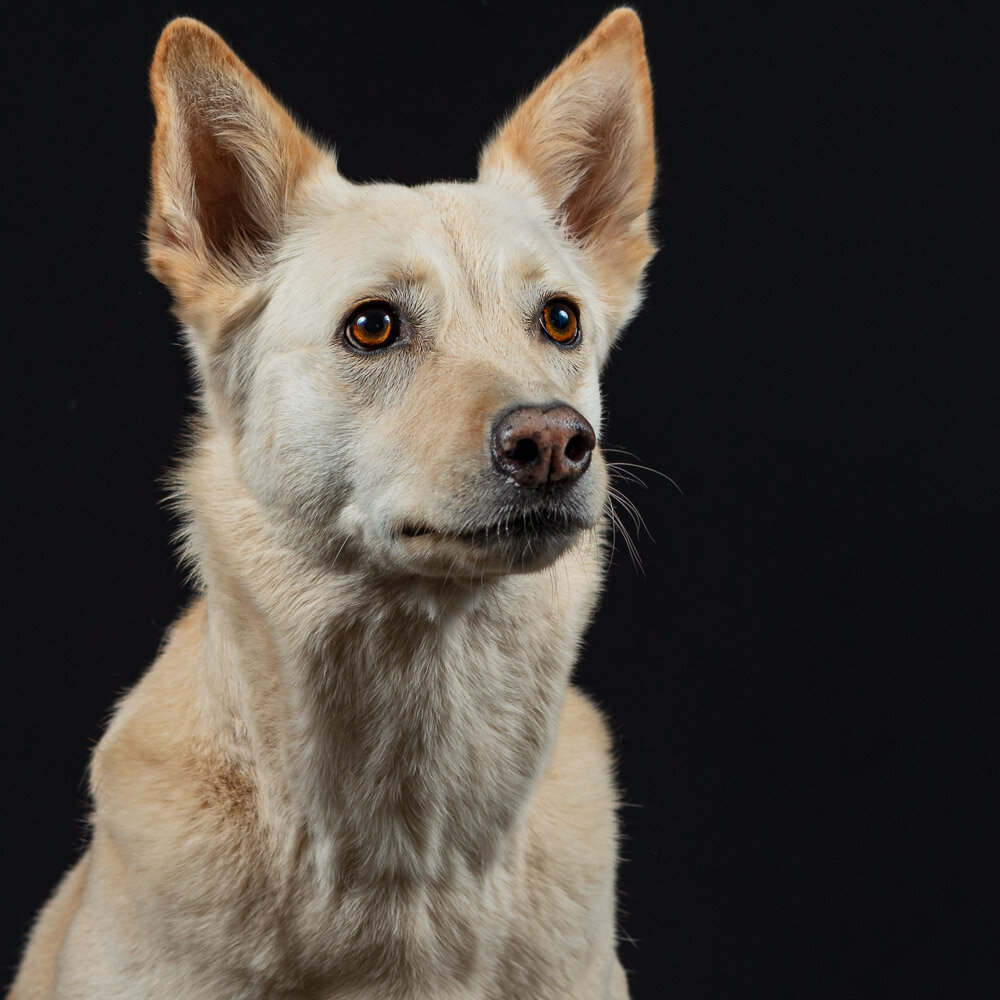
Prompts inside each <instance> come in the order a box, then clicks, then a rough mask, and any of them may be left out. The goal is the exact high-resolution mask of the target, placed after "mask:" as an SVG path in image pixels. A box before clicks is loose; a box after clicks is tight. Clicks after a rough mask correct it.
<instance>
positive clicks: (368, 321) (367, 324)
mask: <svg viewBox="0 0 1000 1000" xmlns="http://www.w3.org/2000/svg"><path fill="white" fill-rule="evenodd" d="M397 326H398V324H397V321H396V318H395V315H394V313H392V312H391V311H390V310H389V309H388V308H387V307H386V306H384V305H382V304H381V303H380V304H378V305H368V306H362V307H361V308H360V309H358V310H357V311H356V312H355V313H354V315H353V316H351V319H350V322H349V323H348V324H347V339H348V340H349V341H350V342H351V343H352V344H353V345H354V346H355V347H359V348H361V349H362V350H372V349H373V348H376V347H387V346H388V345H389V344H390V343H392V342H393V341H394V340H396V339H397V336H398V330H397Z"/></svg>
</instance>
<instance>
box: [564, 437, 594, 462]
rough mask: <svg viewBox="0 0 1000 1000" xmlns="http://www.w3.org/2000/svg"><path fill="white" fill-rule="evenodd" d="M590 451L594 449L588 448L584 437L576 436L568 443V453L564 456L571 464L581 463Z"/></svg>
mask: <svg viewBox="0 0 1000 1000" xmlns="http://www.w3.org/2000/svg"><path fill="white" fill-rule="evenodd" d="M590 451H592V448H590V447H589V446H588V444H587V440H586V439H585V438H584V436H583V435H582V434H575V435H574V436H573V437H571V438H570V439H569V441H567V442H566V451H565V452H564V454H565V455H566V457H567V458H568V459H569V460H570V461H571V462H579V461H580V460H581V459H582V458H584V457H585V456H586V455H587V454H589V453H590Z"/></svg>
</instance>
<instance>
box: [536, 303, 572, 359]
mask: <svg viewBox="0 0 1000 1000" xmlns="http://www.w3.org/2000/svg"><path fill="white" fill-rule="evenodd" d="M542 328H543V329H544V330H545V332H546V333H547V334H548V336H549V337H550V338H551V339H552V340H554V341H555V342H556V343H557V344H561V345H562V346H563V347H570V346H572V345H574V344H575V343H576V342H577V340H578V339H579V333H580V318H579V316H578V314H577V311H576V309H575V307H574V306H573V305H572V304H571V303H569V302H565V301H561V300H556V301H550V302H547V303H546V304H545V308H544V309H543V310H542Z"/></svg>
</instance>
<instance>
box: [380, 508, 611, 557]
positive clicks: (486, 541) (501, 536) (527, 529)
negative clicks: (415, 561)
mask: <svg viewBox="0 0 1000 1000" xmlns="http://www.w3.org/2000/svg"><path fill="white" fill-rule="evenodd" d="M592 526H593V525H591V524H590V522H588V521H586V520H584V519H583V518H581V517H579V516H578V515H575V514H572V513H569V512H565V511H558V510H529V511H517V512H511V513H509V514H507V515H505V516H502V517H499V518H497V519H496V520H492V521H489V522H486V523H484V524H481V525H474V526H472V527H468V528H462V529H458V530H456V529H452V528H440V527H434V526H432V525H429V524H425V523H417V522H406V523H404V524H403V525H402V526H401V527H400V528H399V531H398V532H397V534H398V535H399V536H400V537H401V538H406V539H413V538H432V539H448V540H453V541H457V542H461V543H464V544H465V545H472V546H475V547H478V548H494V547H501V548H504V547H509V546H511V545H514V546H521V545H530V544H532V543H536V542H548V543H559V542H563V543H565V542H566V541H568V540H570V539H571V538H572V537H573V536H575V535H576V534H577V533H578V532H580V531H583V530H586V529H587V528H590V527H592Z"/></svg>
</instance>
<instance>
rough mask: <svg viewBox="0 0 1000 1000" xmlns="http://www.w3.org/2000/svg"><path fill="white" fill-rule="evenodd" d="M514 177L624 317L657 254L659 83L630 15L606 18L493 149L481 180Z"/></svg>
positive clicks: (502, 131)
mask: <svg viewBox="0 0 1000 1000" xmlns="http://www.w3.org/2000/svg"><path fill="white" fill-rule="evenodd" d="M512 172H519V173H521V174H525V173H526V174H527V175H529V176H530V178H531V179H532V181H533V182H534V185H535V188H536V189H537V191H538V193H539V194H540V195H541V197H542V199H543V201H544V202H545V204H546V206H547V207H548V208H549V210H550V211H551V212H552V213H553V214H554V216H555V217H556V219H557V220H558V221H559V223H560V225H561V226H562V227H563V229H564V231H565V232H566V233H567V234H568V235H569V237H570V238H571V239H572V240H573V241H574V242H576V243H577V244H578V245H580V246H581V247H583V249H584V250H585V251H586V252H587V255H588V258H589V259H590V261H591V262H592V264H593V265H594V266H595V267H596V269H597V277H598V280H599V281H600V282H601V285H602V287H603V288H604V289H605V293H606V294H607V295H608V296H609V297H610V300H611V303H612V305H613V306H616V307H617V308H618V310H620V313H621V319H622V321H624V319H626V318H627V316H628V315H629V314H630V313H631V312H632V311H633V310H634V309H635V308H636V307H637V306H638V301H639V295H638V292H639V282H640V280H641V278H642V272H643V269H644V267H645V265H646V262H647V261H648V260H649V258H650V257H651V256H652V253H653V249H654V248H653V245H652V242H651V238H650V224H649V206H650V202H651V200H652V197H653V186H654V180H655V174H656V156H655V149H654V136H653V98H652V85H651V83H650V79H649V67H648V65H647V63H646V52H645V46H644V44H643V34H642V25H641V24H640V22H639V18H638V16H637V15H636V13H635V12H634V11H633V10H630V9H629V8H621V9H619V10H616V11H614V12H612V13H611V14H609V15H608V16H607V17H606V18H605V19H604V20H603V21H602V22H601V23H600V24H599V25H598V26H597V28H595V29H594V31H593V32H592V33H591V34H590V36H589V37H587V38H586V39H585V40H584V41H583V42H582V43H581V44H580V45H579V46H578V47H577V48H576V49H575V50H574V51H573V52H572V53H570V55H569V56H568V57H567V58H566V59H565V60H564V61H563V63H562V64H561V65H560V66H559V67H558V68H557V69H555V70H554V71H553V72H552V73H551V74H550V75H549V76H548V77H547V78H546V79H545V80H543V81H542V83H541V84H539V85H538V87H536V88H535V90H534V92H533V93H532V94H531V95H530V96H529V97H528V98H527V99H526V100H525V101H524V102H523V103H522V104H521V105H520V107H518V108H517V109H516V110H515V112H514V113H513V114H512V115H511V117H510V118H509V119H508V120H507V122H506V123H505V124H504V125H502V126H501V127H500V129H499V131H498V132H497V134H496V135H495V137H494V138H493V139H492V140H491V141H490V142H489V143H488V145H487V146H486V148H485V149H484V150H483V153H482V156H481V158H480V161H479V174H480V177H481V178H484V179H485V178H488V177H490V176H493V177H505V176H506V177H509V176H510V175H511V173H512Z"/></svg>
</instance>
